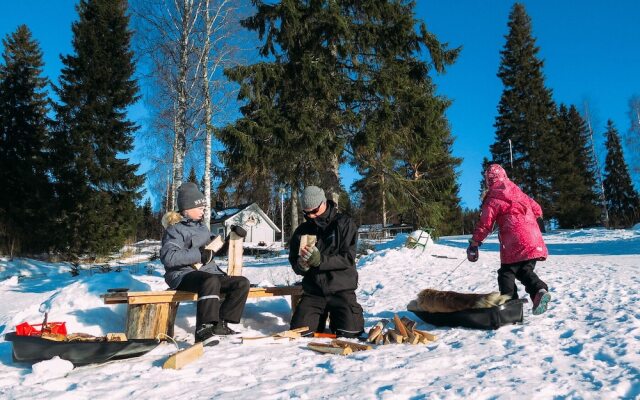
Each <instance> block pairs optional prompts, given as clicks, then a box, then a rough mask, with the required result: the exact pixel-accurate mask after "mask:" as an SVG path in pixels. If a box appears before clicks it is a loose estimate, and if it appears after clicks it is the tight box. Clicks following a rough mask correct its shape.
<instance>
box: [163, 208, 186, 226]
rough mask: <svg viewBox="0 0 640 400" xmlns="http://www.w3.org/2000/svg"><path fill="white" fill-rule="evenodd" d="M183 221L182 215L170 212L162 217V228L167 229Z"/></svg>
mask: <svg viewBox="0 0 640 400" xmlns="http://www.w3.org/2000/svg"><path fill="white" fill-rule="evenodd" d="M181 219H182V215H180V213H177V212H175V211H169V212H167V213H166V214H165V215H163V216H162V227H163V228H164V229H167V228H168V227H170V226H171V225H174V224H177V223H178V222H180V220H181Z"/></svg>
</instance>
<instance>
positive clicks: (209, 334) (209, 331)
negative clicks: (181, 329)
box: [195, 323, 216, 345]
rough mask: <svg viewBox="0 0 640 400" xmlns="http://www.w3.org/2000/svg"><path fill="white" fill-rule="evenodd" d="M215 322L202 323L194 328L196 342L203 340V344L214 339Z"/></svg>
mask: <svg viewBox="0 0 640 400" xmlns="http://www.w3.org/2000/svg"><path fill="white" fill-rule="evenodd" d="M215 327H216V324H215V323H213V324H202V325H200V326H199V327H198V328H196V340H195V342H196V343H199V342H203V344H204V345H206V344H207V343H209V342H211V341H213V340H214V338H215V336H216V333H215Z"/></svg>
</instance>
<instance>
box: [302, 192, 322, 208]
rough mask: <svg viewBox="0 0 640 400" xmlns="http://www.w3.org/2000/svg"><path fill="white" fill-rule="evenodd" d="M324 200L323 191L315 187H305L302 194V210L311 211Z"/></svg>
mask: <svg viewBox="0 0 640 400" xmlns="http://www.w3.org/2000/svg"><path fill="white" fill-rule="evenodd" d="M326 200H327V197H326V196H325V195H324V190H322V189H320V188H319V187H317V186H307V187H306V188H304V191H303V192H302V209H303V210H312V209H314V208H316V207H318V206H319V205H320V204H321V203H322V202H323V201H326Z"/></svg>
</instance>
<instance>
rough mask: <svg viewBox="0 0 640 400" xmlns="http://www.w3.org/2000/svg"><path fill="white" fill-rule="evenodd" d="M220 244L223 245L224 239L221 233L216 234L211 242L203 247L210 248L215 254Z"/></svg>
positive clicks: (220, 246)
mask: <svg viewBox="0 0 640 400" xmlns="http://www.w3.org/2000/svg"><path fill="white" fill-rule="evenodd" d="M222 246H224V239H223V238H222V235H218V236H216V238H215V239H213V240H212V241H211V243H209V244H208V245H206V246H205V249H207V250H211V251H213V253H214V254H215V253H217V252H218V250H220V249H221V248H222Z"/></svg>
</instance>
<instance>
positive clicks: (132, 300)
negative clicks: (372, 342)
mask: <svg viewBox="0 0 640 400" xmlns="http://www.w3.org/2000/svg"><path fill="white" fill-rule="evenodd" d="M272 296H302V286H273V287H252V288H250V289H249V297H272ZM102 297H103V299H104V302H105V304H120V303H129V304H153V303H173V302H181V301H196V300H198V295H197V294H196V293H191V292H185V291H181V290H164V291H156V292H122V293H109V294H106V295H102Z"/></svg>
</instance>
